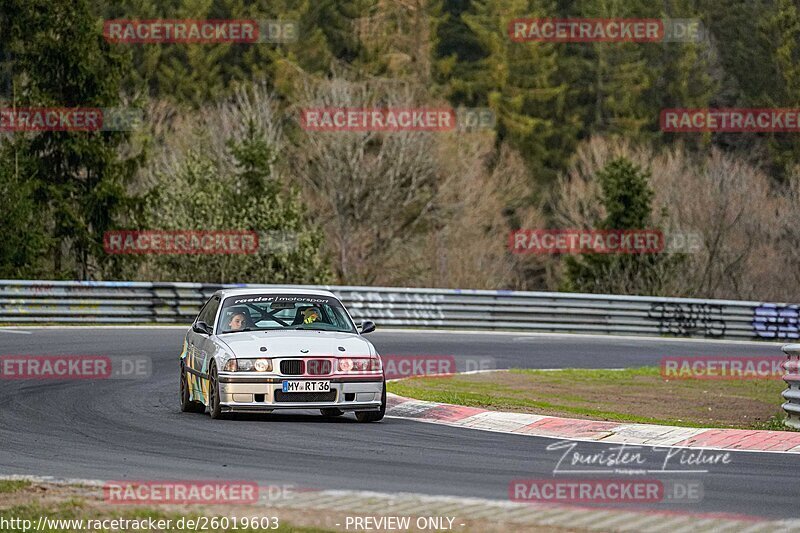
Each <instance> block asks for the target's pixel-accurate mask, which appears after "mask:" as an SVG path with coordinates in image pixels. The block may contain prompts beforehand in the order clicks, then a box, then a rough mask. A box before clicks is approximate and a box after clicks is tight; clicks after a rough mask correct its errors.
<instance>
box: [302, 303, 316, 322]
mask: <svg viewBox="0 0 800 533" xmlns="http://www.w3.org/2000/svg"><path fill="white" fill-rule="evenodd" d="M317 320H319V309H317V308H316V307H309V308H308V309H306V310H305V311H303V324H311V323H313V322H316V321H317Z"/></svg>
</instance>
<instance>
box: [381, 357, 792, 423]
mask: <svg viewBox="0 0 800 533" xmlns="http://www.w3.org/2000/svg"><path fill="white" fill-rule="evenodd" d="M785 388H786V386H785V384H784V383H783V382H782V381H779V380H727V381H719V380H717V381H709V380H664V379H663V378H662V377H661V372H660V369H659V368H658V367H641V368H629V369H623V370H603V369H600V370H598V369H566V370H557V371H551V370H547V371H545V370H527V369H525V370H522V369H515V370H510V371H508V372H490V373H482V374H470V375H456V376H450V377H415V378H410V379H405V380H401V381H395V382H390V383H389V384H388V390H389V392H393V393H395V394H398V395H400V396H405V397H409V398H415V399H419V400H425V401H433V402H441V403H449V404H456V405H465V406H470V407H483V408H487V409H494V410H499V411H521V412H530V413H536V414H547V415H553V416H567V417H577V418H589V419H595V420H609V421H620V422H635V423H644V424H663V425H674V426H685V427H723V428H743V429H772V430H784V431H786V430H788V428H785V427H784V426H783V423H782V420H783V414H782V411H781V409H780V405H781V403H782V401H783V399H782V397H781V395H780V393H781V391H782V390H784V389H785Z"/></svg>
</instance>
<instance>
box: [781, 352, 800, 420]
mask: <svg viewBox="0 0 800 533" xmlns="http://www.w3.org/2000/svg"><path fill="white" fill-rule="evenodd" d="M781 349H782V350H783V353H785V354H786V361H784V363H783V368H784V370H786V374H784V375H783V381H785V382H786V385H788V386H789V388H788V389H786V390H785V391H783V392H782V393H781V396H783V399H784V400H786V401H785V402H784V403H783V406H782V407H783V410H784V411H786V419H785V420H784V422H783V423H784V424H785V425H787V426H789V427H792V428H795V429H800V344H787V345H786V346H784V347H783V348H781Z"/></svg>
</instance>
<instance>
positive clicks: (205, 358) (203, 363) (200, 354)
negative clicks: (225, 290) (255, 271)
mask: <svg viewBox="0 0 800 533" xmlns="http://www.w3.org/2000/svg"><path fill="white" fill-rule="evenodd" d="M219 304H220V297H219V296H217V295H214V296H212V297H211V299H209V300H208V302H206V304H205V305H204V306H203V308H202V309H201V310H200V314H198V315H197V318H196V319H195V322H194V323H195V324H196V323H197V322H205V323H206V324H208V325H209V326H211V328H212V331H214V329H213V328H214V327H215V323H214V319H215V318H216V316H217V310H219ZM187 349H188V353H187V357H186V359H187V361H186V366H187V367H188V368H189V369H190V370H189V373H190V374H191V375H192V376H191V378H190V379H189V383H190V388H191V389H192V392H193V396H194V397H196V398H202V399H203V401H205V400H206V399H207V398H208V396H207V394H206V393H207V388H208V382H207V380H206V379H202V378H203V377H205V376H206V375H207V373H208V364H209V362H210V356H211V354H213V353H214V351H215V350H214V348H213V343H212V342H211V336H210V335H206V334H204V333H200V332H197V331H194V328H192V329H190V330H189V333H188V334H187Z"/></svg>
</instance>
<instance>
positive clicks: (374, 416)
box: [356, 381, 386, 422]
mask: <svg viewBox="0 0 800 533" xmlns="http://www.w3.org/2000/svg"><path fill="white" fill-rule="evenodd" d="M385 414H386V381H384V382H383V393H382V394H381V408H380V409H378V410H377V411H357V412H356V420H358V421H359V422H377V421H378V420H381V419H383V415H385Z"/></svg>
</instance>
